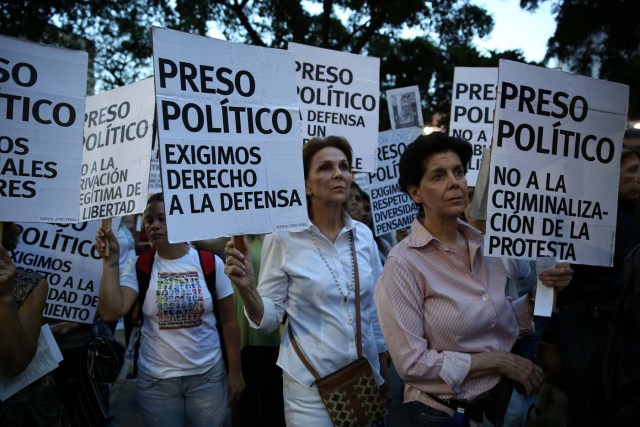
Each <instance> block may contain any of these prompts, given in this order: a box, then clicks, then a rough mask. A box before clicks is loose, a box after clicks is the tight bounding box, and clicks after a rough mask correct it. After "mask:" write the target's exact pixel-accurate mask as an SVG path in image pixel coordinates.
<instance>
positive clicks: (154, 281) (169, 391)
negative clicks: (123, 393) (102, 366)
mask: <svg viewBox="0 0 640 427" xmlns="http://www.w3.org/2000/svg"><path fill="white" fill-rule="evenodd" d="M144 223H145V229H146V233H147V235H148V237H149V241H150V242H151V243H152V245H153V246H154V248H155V251H156V252H155V254H154V261H153V266H152V269H151V280H150V283H149V288H148V291H147V293H146V296H145V299H144V304H143V307H142V315H143V323H142V329H141V336H142V338H141V340H140V350H139V358H138V376H137V389H138V403H139V406H140V409H141V411H142V417H143V420H144V424H145V425H148V426H154V427H157V426H167V427H173V426H181V425H184V423H185V421H188V423H189V426H190V427H192V426H214V427H219V426H222V425H223V424H224V422H225V420H226V419H227V415H228V408H227V407H228V405H230V404H232V403H234V402H235V401H236V400H237V399H238V397H239V396H240V393H241V392H242V389H243V388H244V380H243V378H242V368H241V364H240V345H239V342H240V333H239V329H238V321H237V318H236V316H235V307H234V304H233V297H232V293H233V289H232V287H231V283H230V282H229V280H228V279H227V277H226V276H225V275H224V272H223V269H224V267H223V262H222V260H220V258H217V257H216V258H215V263H216V268H215V274H216V293H217V295H211V294H210V292H209V289H208V287H207V286H206V284H205V279H204V274H203V271H202V267H201V265H200V259H199V254H198V252H197V250H195V249H193V248H191V247H190V246H189V245H187V244H186V243H169V241H168V237H167V224H166V217H165V205H164V199H163V196H162V194H161V193H159V194H155V195H153V196H151V197H150V198H149V200H148V201H147V207H146V210H145V215H144ZM107 242H109V245H110V252H109V255H108V256H107V255H106V253H105V248H106V243H107ZM96 248H97V250H98V253H99V254H100V255H101V256H102V258H103V260H104V262H103V274H102V285H101V287H100V299H99V303H98V311H99V313H100V316H101V317H102V318H103V319H104V320H105V321H116V320H117V319H119V318H121V317H123V316H124V315H125V314H127V313H128V312H129V311H130V310H131V309H132V308H133V307H134V306H135V305H136V303H137V301H138V289H139V286H140V284H139V283H138V279H137V275H136V270H135V265H133V263H130V264H129V265H128V268H127V269H126V271H124V272H123V274H122V275H120V271H119V270H120V269H119V263H118V258H119V246H118V241H117V239H116V238H115V235H114V234H113V233H112V232H111V230H103V229H101V228H100V229H98V236H97V237H96ZM161 287H164V288H165V289H164V290H167V289H166V288H169V290H170V291H171V293H169V296H168V297H167V298H170V299H172V300H174V302H172V301H169V302H170V303H175V301H178V300H179V297H184V296H194V295H195V296H197V297H198V298H197V301H196V304H197V308H198V310H197V311H198V312H197V316H196V317H197V319H195V320H185V319H184V318H183V317H182V316H178V317H179V318H178V317H176V315H175V313H174V315H170V310H165V309H164V308H157V304H158V298H159V297H162V295H161V292H160V289H161ZM213 298H217V302H218V307H219V314H220V320H221V321H222V327H223V333H224V342H225V348H221V346H220V337H219V336H218V332H217V330H216V318H215V316H214V313H213V304H214V301H213ZM174 311H177V310H174ZM167 315H169V320H168V321H167V320H166V317H167ZM223 351H225V352H226V355H227V360H228V376H227V374H226V373H225V364H224V360H223V355H222V352H223Z"/></svg>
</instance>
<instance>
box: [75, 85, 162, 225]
mask: <svg viewBox="0 0 640 427" xmlns="http://www.w3.org/2000/svg"><path fill="white" fill-rule="evenodd" d="M153 91H154V85H153V78H148V79H144V80H142V81H139V82H137V83H134V84H131V85H128V86H123V87H120V88H117V89H114V90H110V91H108V92H104V93H101V94H99V95H96V96H90V97H88V98H87V103H86V107H85V108H86V112H85V121H84V128H85V130H84V144H83V158H82V170H81V175H82V178H81V179H82V180H81V185H80V189H81V193H80V221H89V220H97V219H104V218H112V217H116V216H124V215H132V214H137V213H142V212H143V211H144V208H145V205H146V202H147V188H148V187H149V164H150V159H151V146H152V141H153V115H154V110H155V97H154V92H153Z"/></svg>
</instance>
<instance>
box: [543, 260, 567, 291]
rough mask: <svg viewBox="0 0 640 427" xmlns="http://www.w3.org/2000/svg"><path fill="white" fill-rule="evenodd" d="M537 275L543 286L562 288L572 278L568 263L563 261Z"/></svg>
mask: <svg viewBox="0 0 640 427" xmlns="http://www.w3.org/2000/svg"><path fill="white" fill-rule="evenodd" d="M538 277H539V278H540V281H541V282H542V284H543V285H545V286H548V287H550V288H557V289H563V288H566V287H567V286H568V285H569V283H570V282H571V279H572V278H573V270H572V269H571V266H569V264H568V263H566V262H563V263H560V264H558V265H556V267H555V268H552V269H550V270H547V271H545V272H544V273H542V274H541V275H540V276H538Z"/></svg>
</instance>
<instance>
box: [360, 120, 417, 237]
mask: <svg viewBox="0 0 640 427" xmlns="http://www.w3.org/2000/svg"><path fill="white" fill-rule="evenodd" d="M421 132H422V129H421V128H406V129H396V130H389V131H386V132H380V134H379V142H378V143H379V145H378V161H377V168H376V171H375V172H372V173H369V174H368V180H367V182H366V184H367V185H366V187H365V188H367V190H366V192H367V194H369V198H370V199H371V215H372V217H373V234H374V235H376V236H381V235H383V234H387V233H390V232H392V231H395V230H398V229H400V228H405V227H410V226H411V223H412V222H413V219H414V218H415V216H416V214H417V213H418V208H417V206H416V204H415V203H414V202H413V200H411V198H410V197H409V195H408V194H407V193H405V192H402V191H400V188H399V186H398V178H399V176H400V175H399V172H398V165H399V163H400V156H401V155H402V153H404V151H405V150H406V148H407V145H409V144H411V143H412V142H413V141H414V140H415V139H416V138H417V137H418V136H420V133H421Z"/></svg>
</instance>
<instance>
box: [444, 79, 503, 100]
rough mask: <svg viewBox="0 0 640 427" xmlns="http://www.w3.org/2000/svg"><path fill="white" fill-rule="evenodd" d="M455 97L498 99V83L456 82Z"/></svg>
mask: <svg viewBox="0 0 640 427" xmlns="http://www.w3.org/2000/svg"><path fill="white" fill-rule="evenodd" d="M454 92H455V99H460V98H462V96H461V95H465V96H464V98H465V99H469V100H474V99H475V100H478V101H493V100H495V99H496V85H495V84H492V83H483V84H481V83H456V88H455V91H454Z"/></svg>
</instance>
